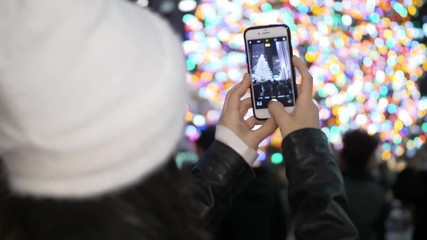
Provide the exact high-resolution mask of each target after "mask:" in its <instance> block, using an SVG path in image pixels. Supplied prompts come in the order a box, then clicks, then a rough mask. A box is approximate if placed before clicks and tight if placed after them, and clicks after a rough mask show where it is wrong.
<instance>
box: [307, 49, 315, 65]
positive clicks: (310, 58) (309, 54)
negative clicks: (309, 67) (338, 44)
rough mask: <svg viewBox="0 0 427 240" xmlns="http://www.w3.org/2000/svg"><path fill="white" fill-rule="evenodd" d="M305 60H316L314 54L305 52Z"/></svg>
mask: <svg viewBox="0 0 427 240" xmlns="http://www.w3.org/2000/svg"><path fill="white" fill-rule="evenodd" d="M305 60H307V62H311V63H312V62H314V61H315V60H316V54H315V53H312V52H307V53H306V54H305Z"/></svg>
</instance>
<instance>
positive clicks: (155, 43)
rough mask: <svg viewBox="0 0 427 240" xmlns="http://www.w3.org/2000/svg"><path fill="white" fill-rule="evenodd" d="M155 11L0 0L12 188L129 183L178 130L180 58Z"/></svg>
mask: <svg viewBox="0 0 427 240" xmlns="http://www.w3.org/2000/svg"><path fill="white" fill-rule="evenodd" d="M184 60H185V59H184V56H183V53H182V49H181V45H180V42H179V40H178V38H177V36H176V35H175V34H174V33H173V31H172V30H171V28H169V26H168V25H167V23H165V21H163V20H161V19H160V17H158V16H157V15H155V14H153V13H151V12H150V11H149V10H147V9H143V8H140V7H138V6H137V5H135V4H132V3H130V2H127V1H125V0H90V1H89V0H2V1H0V154H1V157H2V158H3V160H4V161H5V166H6V169H7V173H8V181H9V184H10V185H11V188H12V190H13V191H14V192H16V193H19V194H26V195H32V196H40V197H55V198H82V197H91V196H96V195H100V194H103V193H106V192H111V191H115V190H117V189H120V188H122V187H125V186H129V185H131V184H133V183H135V182H137V181H139V180H141V179H142V178H143V177H144V176H147V174H149V173H151V172H152V171H153V170H154V169H155V168H156V167H158V166H159V165H161V164H162V163H164V162H165V161H166V159H167V158H168V156H169V155H170V154H171V153H172V152H173V150H174V148H175V147H176V143H177V141H178V139H179V137H180V135H181V129H182V127H183V124H184V113H185V100H186V99H185V96H187V92H186V90H187V89H186V84H185V65H184Z"/></svg>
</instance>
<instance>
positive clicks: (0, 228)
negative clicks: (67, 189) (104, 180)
mask: <svg viewBox="0 0 427 240" xmlns="http://www.w3.org/2000/svg"><path fill="white" fill-rule="evenodd" d="M186 182H187V180H186V179H185V178H184V176H183V175H182V174H181V173H180V172H179V170H178V169H177V167H176V165H175V163H174V162H172V161H170V162H169V163H168V164H166V165H165V166H163V167H161V169H159V170H158V171H157V172H155V173H153V174H152V175H151V176H149V177H147V178H145V179H144V180H143V181H142V182H141V183H139V184H137V185H135V186H132V187H130V188H129V189H126V190H123V191H121V192H116V193H113V194H109V195H105V196H102V197H98V198H91V199H85V200H58V199H35V198H31V197H20V196H13V195H11V196H8V197H6V198H3V199H2V201H1V203H0V239H2V240H24V239H25V240H27V239H34V240H50V239H52V240H53V239H55V240H68V239H70V240H71V239H79V240H89V239H91V240H94V239H95V240H96V239H100V240H101V239H102V240H110V239H111V240H113V239H114V240H117V239H128V240H165V239H174V240H176V239H179V240H180V239H206V236H207V234H206V233H205V232H204V231H203V230H201V229H202V227H201V226H200V224H199V222H200V221H199V219H198V218H197V216H196V214H195V211H194V210H193V208H192V205H191V202H190V201H189V198H190V196H191V192H190V189H189V188H188V186H189V184H187V183H186Z"/></svg>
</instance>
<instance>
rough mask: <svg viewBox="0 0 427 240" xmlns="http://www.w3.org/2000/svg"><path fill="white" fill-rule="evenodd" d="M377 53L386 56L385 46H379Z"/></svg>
mask: <svg viewBox="0 0 427 240" xmlns="http://www.w3.org/2000/svg"><path fill="white" fill-rule="evenodd" d="M378 51H379V52H380V53H381V54H383V55H384V54H387V51H388V49H387V47H386V46H381V47H379V48H378Z"/></svg>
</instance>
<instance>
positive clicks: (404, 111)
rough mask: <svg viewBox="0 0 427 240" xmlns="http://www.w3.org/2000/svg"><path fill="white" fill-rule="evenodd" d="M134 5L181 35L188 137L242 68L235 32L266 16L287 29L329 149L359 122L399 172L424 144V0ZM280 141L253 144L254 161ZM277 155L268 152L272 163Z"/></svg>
mask: <svg viewBox="0 0 427 240" xmlns="http://www.w3.org/2000/svg"><path fill="white" fill-rule="evenodd" d="M138 3H139V4H140V5H143V6H148V7H151V8H152V9H154V10H155V11H157V12H160V13H161V14H162V15H163V16H165V17H166V18H167V19H169V20H170V22H171V24H172V25H173V26H174V28H175V30H176V31H177V32H178V33H179V34H180V35H181V36H182V40H183V48H184V51H185V54H186V58H187V70H188V77H187V78H188V83H189V84H190V86H191V91H192V100H191V103H190V104H189V106H188V111H187V115H186V120H187V123H188V125H187V127H186V129H185V136H186V140H188V141H189V142H193V141H196V140H197V139H198V138H199V136H200V131H201V130H203V129H204V128H206V126H207V125H214V124H216V122H217V121H218V117H219V115H220V109H221V107H222V104H223V101H224V98H225V95H226V92H227V90H229V89H230V88H231V87H232V86H234V85H235V84H236V83H237V82H239V81H240V80H241V79H242V76H243V74H244V73H245V72H246V71H247V67H246V61H245V53H244V41H243V34H242V33H243V31H244V30H245V29H246V28H247V27H250V26H253V25H263V24H273V23H285V24H287V25H289V26H290V28H291V34H292V46H293V48H294V54H295V55H298V56H300V57H302V58H303V59H304V60H305V61H306V62H307V63H308V65H309V67H310V72H311V74H312V75H313V77H314V86H315V98H316V100H317V101H318V103H319V105H320V117H321V125H322V130H323V131H324V132H325V133H326V134H327V136H328V137H329V141H330V142H331V143H332V144H333V146H334V147H335V148H336V149H337V150H339V149H340V148H341V147H342V141H341V137H342V134H343V133H344V132H346V131H347V130H349V129H356V128H363V129H366V130H367V131H368V132H369V133H370V134H372V135H374V134H377V135H378V136H379V138H380V140H381V146H380V150H381V151H380V154H381V155H380V157H379V159H381V161H385V162H387V166H388V167H389V168H390V169H392V170H401V169H403V168H404V167H405V164H406V162H405V159H407V158H411V157H412V156H414V154H415V152H416V150H417V149H419V148H420V146H421V145H422V144H423V143H424V142H425V141H426V132H427V117H426V113H427V97H426V96H427V86H426V85H427V79H426V78H427V73H426V72H427V57H426V54H427V48H426V44H427V37H426V36H427V11H426V4H425V0H399V1H388V0H387V1H385V0H372V1H356V0H352V1H350V0H343V1H333V0H317V1H316V0H310V1H309V0H290V1H277V0H276V1H273V0H234V1H231V0H198V1H196V0H157V1H148V0H139V1H138ZM280 143H281V137H280V134H279V133H278V132H276V133H275V134H274V135H273V136H272V137H271V139H268V140H266V141H265V142H263V143H262V147H261V150H260V151H259V153H260V157H259V159H258V160H259V161H263V160H265V158H266V157H265V156H266V154H265V151H266V149H267V148H268V147H275V148H279V147H280ZM270 145H271V146H270ZM185 148H186V145H185V144H183V146H182V149H183V150H185ZM185 157H187V158H188V157H189V156H188V154H187V153H186V156H185ZM281 159H282V157H281V156H278V155H276V157H275V161H276V162H280V161H281Z"/></svg>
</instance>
